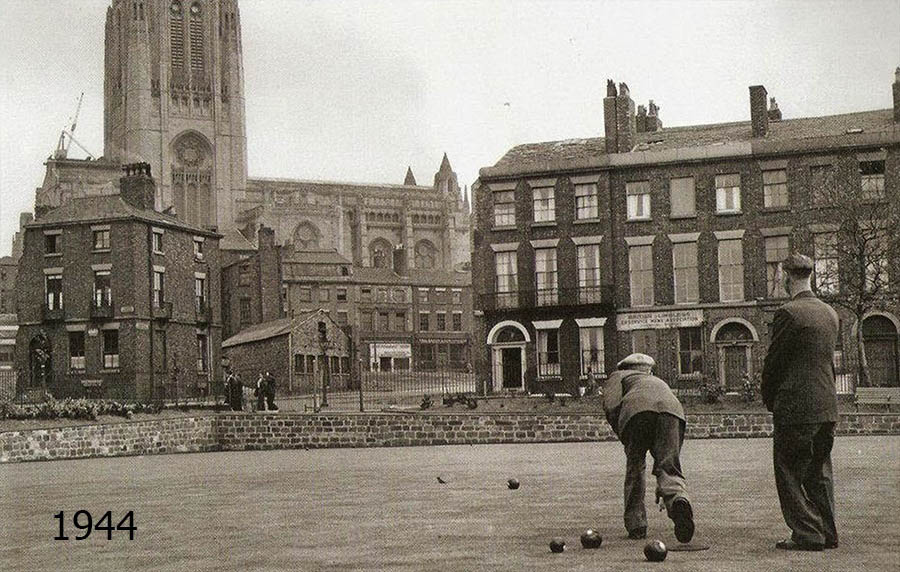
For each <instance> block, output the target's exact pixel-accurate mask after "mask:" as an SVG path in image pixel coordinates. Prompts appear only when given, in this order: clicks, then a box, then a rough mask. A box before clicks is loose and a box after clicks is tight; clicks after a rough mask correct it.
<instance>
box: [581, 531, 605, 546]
mask: <svg viewBox="0 0 900 572" xmlns="http://www.w3.org/2000/svg"><path fill="white" fill-rule="evenodd" d="M601 544H603V537H602V536H600V533H599V532H597V531H596V530H594V529H593V528H589V529H587V530H585V531H584V533H583V534H582V535H581V546H582V548H587V549H594V548H600V545H601Z"/></svg>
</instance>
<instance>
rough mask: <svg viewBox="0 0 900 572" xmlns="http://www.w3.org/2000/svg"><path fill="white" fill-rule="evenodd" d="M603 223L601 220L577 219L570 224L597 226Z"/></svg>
mask: <svg viewBox="0 0 900 572" xmlns="http://www.w3.org/2000/svg"><path fill="white" fill-rule="evenodd" d="M599 222H603V219H602V218H579V219H575V220H574V221H572V224H597V223H599Z"/></svg>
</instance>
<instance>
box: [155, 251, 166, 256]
mask: <svg viewBox="0 0 900 572" xmlns="http://www.w3.org/2000/svg"><path fill="white" fill-rule="evenodd" d="M153 254H157V255H159V256H165V255H166V253H165V252H163V251H161V250H154V251H153Z"/></svg>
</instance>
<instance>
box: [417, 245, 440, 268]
mask: <svg viewBox="0 0 900 572" xmlns="http://www.w3.org/2000/svg"><path fill="white" fill-rule="evenodd" d="M436 261H437V249H436V248H435V247H434V245H433V244H432V243H431V241H429V240H420V241H419V242H417V243H416V268H422V269H425V270H429V269H431V268H434V267H435V263H436Z"/></svg>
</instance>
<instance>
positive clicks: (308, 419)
mask: <svg viewBox="0 0 900 572" xmlns="http://www.w3.org/2000/svg"><path fill="white" fill-rule="evenodd" d="M837 432H838V434H839V435H900V413H849V414H844V415H843V416H842V418H841V421H840V423H839V424H838V427H837ZM771 435H772V417H771V416H770V415H768V414H762V413H749V414H743V413H706V414H691V415H688V432H687V437H688V438H689V439H715V438H751V437H770V436H771ZM615 439H616V437H615V435H614V434H613V432H612V430H611V429H610V427H609V425H608V424H607V423H606V420H605V419H604V418H603V416H602V415H576V414H571V415H542V416H539V415H527V414H510V413H490V414H481V415H479V414H466V413H460V414H453V413H450V414H419V413H358V414H340V415H337V414H336V415H327V414H326V415H323V414H315V415H314V414H304V413H295V414H278V415H271V414H241V413H225V414H219V415H217V416H213V415H210V416H207V417H186V418H175V419H160V420H156V421H140V422H130V423H115V424H108V425H82V426H77V427H60V428H55V429H36V430H32V431H10V432H6V433H0V463H4V462H16V461H37V460H55V459H75V458H82V457H108V456H122V455H145V454H162V453H184V452H202V451H217V450H226V451H243V450H254V449H298V448H307V447H308V448H338V447H404V446H422V445H461V444H469V443H478V444H498V443H545V442H574V441H613V440H615Z"/></svg>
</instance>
